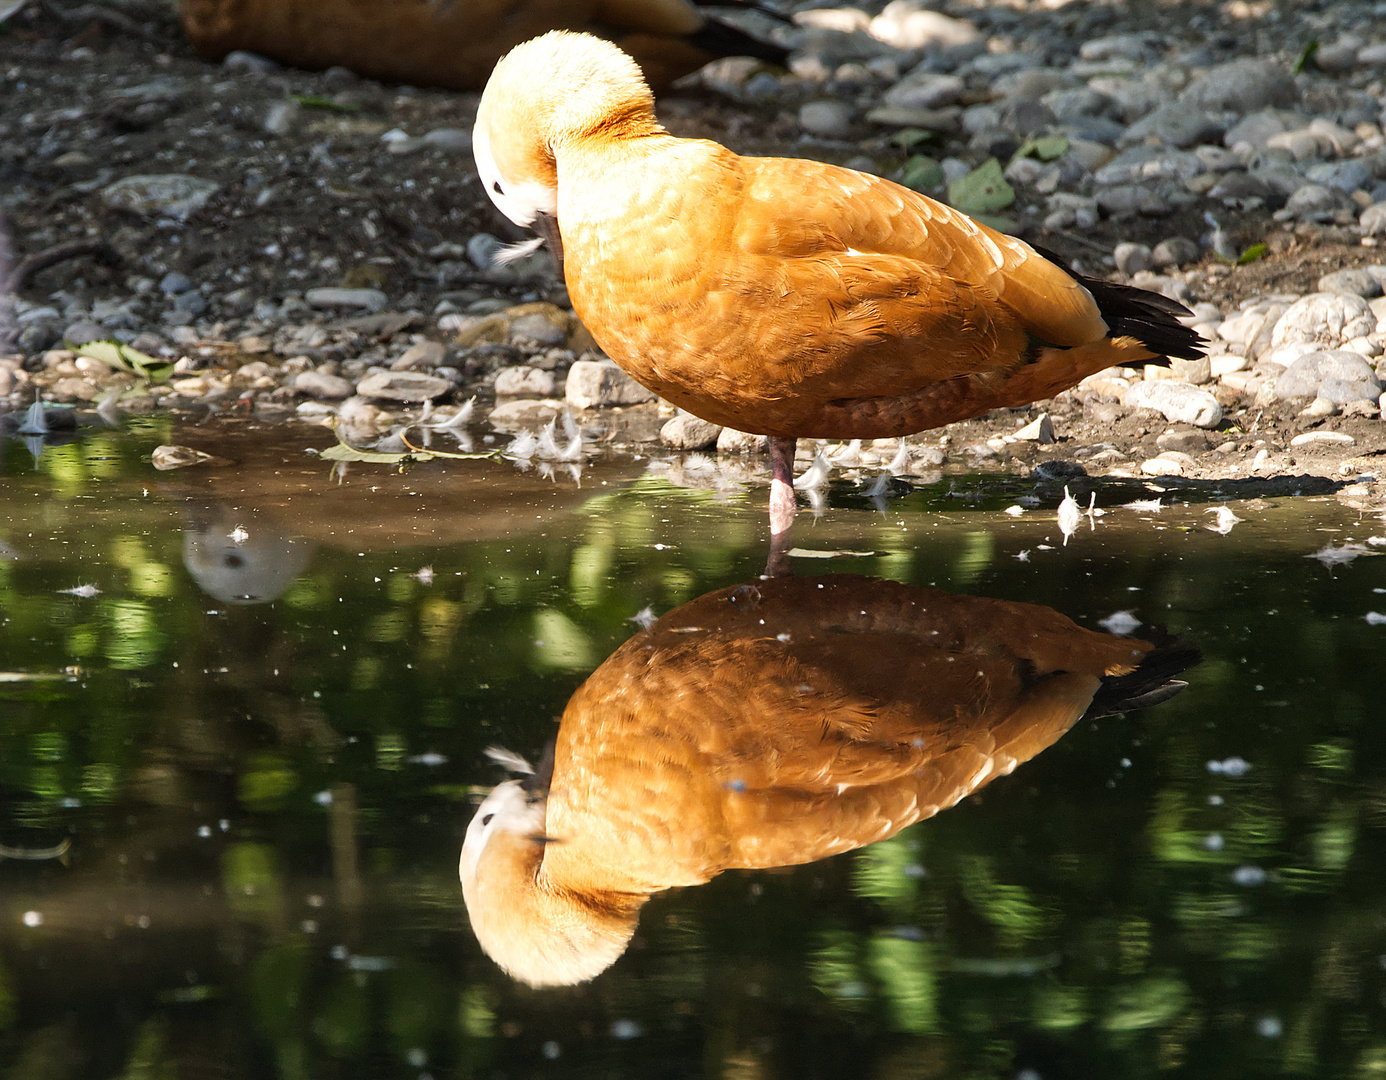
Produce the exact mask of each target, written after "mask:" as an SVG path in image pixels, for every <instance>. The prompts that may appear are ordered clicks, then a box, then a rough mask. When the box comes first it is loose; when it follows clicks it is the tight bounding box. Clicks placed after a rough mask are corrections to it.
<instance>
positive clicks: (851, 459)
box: [828, 439, 861, 469]
mask: <svg viewBox="0 0 1386 1080" xmlns="http://www.w3.org/2000/svg"><path fill="white" fill-rule="evenodd" d="M828 459H829V460H830V461H831V462H832V463H833V464H834V465H836V466H837V467H838V468H839V469H855V468H856V467H857V466H858V465H860V464H861V440H860V439H853V440H852V441H851V442H849V443H847V444H846V445H844V446H838V447H835V448H834V449H833V451H832V452H831V453H830V454H829V455H828Z"/></svg>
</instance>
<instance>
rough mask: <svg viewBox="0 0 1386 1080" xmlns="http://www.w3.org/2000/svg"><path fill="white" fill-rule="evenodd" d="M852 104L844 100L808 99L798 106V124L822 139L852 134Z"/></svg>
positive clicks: (846, 136)
mask: <svg viewBox="0 0 1386 1080" xmlns="http://www.w3.org/2000/svg"><path fill="white" fill-rule="evenodd" d="M852 116H853V110H852V106H850V105H848V104H847V103H846V102H845V101H809V102H806V103H805V104H804V105H801V106H800V107H799V126H800V127H801V128H803V129H804V130H805V131H807V132H808V133H809V134H810V135H817V136H819V137H820V138H824V139H846V138H850V137H851V135H852Z"/></svg>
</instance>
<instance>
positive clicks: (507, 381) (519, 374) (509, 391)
mask: <svg viewBox="0 0 1386 1080" xmlns="http://www.w3.org/2000/svg"><path fill="white" fill-rule="evenodd" d="M553 388H554V378H553V372H552V371H541V370H540V369H539V368H533V367H526V366H523V365H521V366H519V367H508V368H501V369H500V370H499V371H498V372H496V396H497V397H548V396H549V395H550V394H552V393H553Z"/></svg>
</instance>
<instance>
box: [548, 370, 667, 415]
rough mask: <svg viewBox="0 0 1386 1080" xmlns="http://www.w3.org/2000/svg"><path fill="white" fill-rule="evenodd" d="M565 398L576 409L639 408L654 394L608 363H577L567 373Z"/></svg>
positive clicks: (650, 399) (652, 398)
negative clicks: (613, 406)
mask: <svg viewBox="0 0 1386 1080" xmlns="http://www.w3.org/2000/svg"><path fill="white" fill-rule="evenodd" d="M564 395H565V399H566V401H567V402H568V404H569V405H571V406H572V407H573V408H575V409H595V408H604V407H606V406H610V405H639V404H641V403H642V402H646V401H654V400H655V395H654V394H653V393H651V392H650V391H649V390H646V389H645V388H644V387H643V386H641V385H640V384H639V383H638V382H636V381H635V380H634V379H632V378H631V377H630V376H629V375H627V374H626V373H625V372H624V371H622V370H621V369H620V368H619V367H617V366H616V364H615V363H614V362H612V361H611V360H578V361H575V362H574V364H573V366H572V367H571V368H570V369H569V370H568V382H567V386H566V387H565V391H564Z"/></svg>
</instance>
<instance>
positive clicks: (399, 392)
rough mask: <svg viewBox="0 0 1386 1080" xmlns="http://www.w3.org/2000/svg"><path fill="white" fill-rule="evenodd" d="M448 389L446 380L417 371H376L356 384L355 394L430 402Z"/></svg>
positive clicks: (448, 385) (394, 399)
mask: <svg viewBox="0 0 1386 1080" xmlns="http://www.w3.org/2000/svg"><path fill="white" fill-rule="evenodd" d="M449 388H450V384H449V383H448V381H447V380H446V379H440V378H438V377H437V376H436V375H424V374H421V373H420V372H417V371H378V372H376V373H375V374H374V375H367V376H366V377H365V378H364V379H362V380H361V381H360V382H359V383H357V384H356V392H357V393H358V394H360V395H361V396H362V397H368V398H385V399H387V400H389V401H431V400H432V399H433V398H436V397H441V396H442V395H444V394H446V393H447V392H448V390H449Z"/></svg>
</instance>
